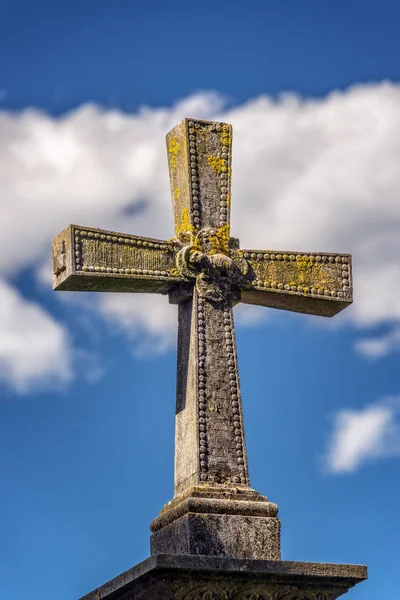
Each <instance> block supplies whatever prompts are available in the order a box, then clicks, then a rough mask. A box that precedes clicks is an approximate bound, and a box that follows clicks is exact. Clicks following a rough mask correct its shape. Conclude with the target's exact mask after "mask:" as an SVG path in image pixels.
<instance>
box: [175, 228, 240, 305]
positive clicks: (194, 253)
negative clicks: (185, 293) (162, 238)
mask: <svg viewBox="0 0 400 600" xmlns="http://www.w3.org/2000/svg"><path fill="white" fill-rule="evenodd" d="M227 234H228V235H227ZM188 238H189V239H190V242H189V243H187V244H184V243H182V242H181V245H182V248H181V250H180V251H179V252H178V254H177V258H176V267H177V271H178V274H179V275H180V276H181V277H183V278H184V279H186V280H194V281H195V285H196V288H197V291H198V293H199V296H200V297H201V298H206V299H208V300H211V301H212V302H214V303H221V302H226V303H230V304H231V303H232V301H233V300H238V299H239V298H240V292H239V288H240V285H241V283H242V282H243V277H244V276H245V275H246V273H247V271H248V263H247V261H245V260H244V259H242V260H240V259H239V256H238V254H237V253H236V254H232V252H231V250H230V248H229V233H228V230H227V229H224V227H221V228H220V229H217V230H215V229H212V228H210V227H206V228H204V229H202V230H201V231H199V232H198V233H197V234H196V235H195V234H190V233H187V234H184V235H183V236H182V237H181V239H185V240H187V239H188Z"/></svg>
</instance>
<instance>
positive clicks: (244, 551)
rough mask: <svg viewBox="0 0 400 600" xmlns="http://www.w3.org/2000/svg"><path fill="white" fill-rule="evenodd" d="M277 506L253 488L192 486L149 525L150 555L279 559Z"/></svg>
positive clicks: (170, 503)
mask: <svg viewBox="0 0 400 600" xmlns="http://www.w3.org/2000/svg"><path fill="white" fill-rule="evenodd" d="M277 513H278V507H277V505H276V504H274V503H273V502H268V498H266V497H265V496H261V495H260V494H259V493H258V492H256V491H254V490H252V489H251V488H242V489H239V488H232V489H230V488H225V489H221V488H210V487H209V488H200V487H198V488H192V489H191V490H189V491H188V492H187V493H186V494H185V495H182V496H178V497H177V498H174V500H172V501H171V502H169V503H168V504H167V505H166V506H165V508H164V509H163V510H162V511H161V513H160V516H159V517H158V518H157V519H155V520H154V521H153V522H152V524H151V530H152V532H153V535H152V536H151V539H150V547H151V554H189V555H207V556H225V557H232V558H250V559H260V560H279V559H280V557H281V553H280V521H279V519H278V517H277V516H276V515H277Z"/></svg>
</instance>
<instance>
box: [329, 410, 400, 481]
mask: <svg viewBox="0 0 400 600" xmlns="http://www.w3.org/2000/svg"><path fill="white" fill-rule="evenodd" d="M399 417H400V398H387V399H385V400H384V401H379V402H377V403H375V404H371V405H369V406H366V407H364V408H361V409H359V410H350V409H343V410H341V411H339V412H338V413H337V414H336V416H335V419H334V426H333V432H332V435H331V439H330V443H329V448H328V451H327V454H326V457H325V464H326V468H327V470H328V471H329V472H331V473H351V472H354V471H356V470H357V469H358V468H360V467H361V466H362V465H363V464H364V463H367V462H369V461H372V460H377V459H379V458H383V457H388V456H400V419H399Z"/></svg>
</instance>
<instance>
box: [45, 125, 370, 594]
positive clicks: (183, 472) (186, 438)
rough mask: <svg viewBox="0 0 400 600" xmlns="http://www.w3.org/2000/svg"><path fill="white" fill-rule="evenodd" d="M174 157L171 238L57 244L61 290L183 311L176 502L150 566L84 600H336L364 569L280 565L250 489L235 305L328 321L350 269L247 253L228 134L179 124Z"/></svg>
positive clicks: (268, 510)
mask: <svg viewBox="0 0 400 600" xmlns="http://www.w3.org/2000/svg"><path fill="white" fill-rule="evenodd" d="M167 152H168V161H169V175H170V183H171V196H172V203H173V211H174V217H175V235H174V237H173V238H172V239H170V240H168V241H164V240H158V239H152V238H147V237H139V236H135V235H130V234H121V233H114V232H111V231H104V230H100V229H93V228H90V227H78V226H76V225H70V226H68V227H67V228H66V229H64V231H62V232H61V233H60V234H59V235H58V236H56V237H55V238H54V240H53V284H54V289H56V290H75V291H97V292H101V291H108V292H147V293H160V294H166V295H167V294H168V296H169V301H170V302H171V303H173V304H177V305H178V373H177V402H176V435H175V493H174V498H173V499H172V500H171V501H170V502H169V503H167V504H166V505H165V507H164V508H163V509H162V510H161V512H160V514H159V516H158V517H157V518H156V519H155V520H154V521H153V522H152V523H151V531H152V536H151V556H150V558H148V559H147V560H145V561H144V562H142V563H140V564H139V565H137V566H135V567H133V568H132V569H131V570H129V571H127V572H126V573H124V574H122V575H120V576H119V577H117V578H115V579H113V580H112V581H110V582H109V583H107V584H105V585H103V586H102V587H100V588H98V589H97V590H95V591H94V592H92V593H90V594H88V595H87V596H85V600H106V599H107V600H144V599H146V600H333V599H334V598H338V597H339V596H341V595H342V594H344V593H345V592H347V590H348V589H349V588H350V587H352V586H353V585H355V584H356V583H358V582H360V581H362V580H364V579H366V576H367V575H366V567H364V566H360V565H336V564H335V565H333V564H319V563H301V562H288V561H282V560H281V554H280V522H279V519H278V516H277V513H278V507H277V505H276V504H274V503H272V502H269V501H268V499H267V497H265V496H262V495H261V494H259V493H258V492H257V491H255V490H254V489H252V487H251V486H250V481H249V475H248V467H247V455H246V445H245V438H244V428H243V416H242V403H241V396H240V386H239V375H238V364H237V356H236V344H235V334H234V326H233V315H232V307H233V305H234V304H236V303H237V302H245V303H247V304H258V305H262V306H269V307H274V308H281V309H284V310H290V311H296V312H302V313H307V314H313V315H323V316H327V317H332V316H333V315H335V314H336V313H338V312H339V311H341V310H342V309H344V308H346V306H348V305H349V304H350V303H351V302H352V278H351V257H350V256H349V255H347V254H333V253H315V252H313V253H307V254H300V253H297V252H283V251H269V250H268V251H265V250H242V249H240V246H239V240H237V239H236V238H232V237H231V236H230V224H229V222H230V206H231V156H232V128H231V126H230V125H228V124H226V123H216V122H208V121H199V120H195V119H192V120H191V119H184V120H183V121H182V122H181V123H179V124H178V125H177V126H176V127H174V129H172V131H170V132H169V133H168V135H167Z"/></svg>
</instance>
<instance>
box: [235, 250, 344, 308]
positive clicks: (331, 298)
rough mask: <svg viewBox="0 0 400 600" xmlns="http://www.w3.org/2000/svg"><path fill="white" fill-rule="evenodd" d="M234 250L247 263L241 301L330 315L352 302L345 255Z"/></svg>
mask: <svg viewBox="0 0 400 600" xmlns="http://www.w3.org/2000/svg"><path fill="white" fill-rule="evenodd" d="M238 253H239V254H240V256H241V257H242V258H243V259H245V260H246V262H247V264H248V265H249V268H248V271H247V273H246V280H245V283H244V286H243V287H242V291H241V301H242V302H244V303H247V304H258V305H261V306H269V307H271V308H280V309H284V310H290V311H294V312H301V313H306V314H311V315H322V316H326V317H332V316H333V315H335V314H336V313H338V312H340V311H341V310H343V309H344V308H346V306H348V305H349V304H351V302H352V301H353V298H352V275H351V256H350V255H349V254H332V253H330V254H323V253H318V252H313V253H309V254H299V253H295V252H276V251H274V252H271V251H265V250H241V251H239V252H238Z"/></svg>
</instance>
